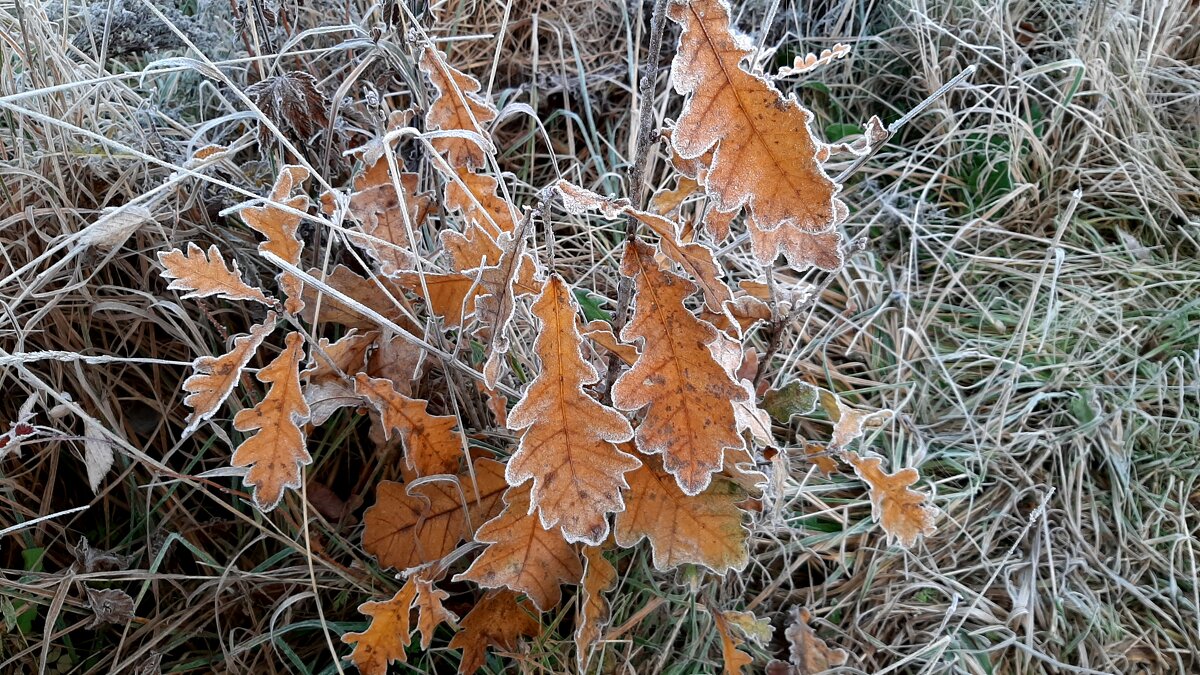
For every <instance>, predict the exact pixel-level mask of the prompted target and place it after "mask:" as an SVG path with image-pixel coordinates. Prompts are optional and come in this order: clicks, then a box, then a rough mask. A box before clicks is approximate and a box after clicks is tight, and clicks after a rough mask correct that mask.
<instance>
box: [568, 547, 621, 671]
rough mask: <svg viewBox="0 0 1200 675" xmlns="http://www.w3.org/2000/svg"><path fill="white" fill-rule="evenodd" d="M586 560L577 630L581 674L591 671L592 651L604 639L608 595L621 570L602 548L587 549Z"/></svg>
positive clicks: (584, 553)
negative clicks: (588, 668) (607, 592)
mask: <svg viewBox="0 0 1200 675" xmlns="http://www.w3.org/2000/svg"><path fill="white" fill-rule="evenodd" d="M583 560H584V564H583V581H582V582H580V586H581V588H580V590H579V593H580V600H579V623H578V626H577V627H576V628H575V663H576V665H578V666H579V672H580V673H586V672H587V664H588V661H589V660H591V655H592V648H593V647H594V646H595V645H596V641H597V640H599V639H600V630H601V629H602V628H603V627H604V626H605V625H606V624H607V623H608V614H609V607H608V600H606V599H605V598H604V593H605V592H606V591H609V590H612V588H613V587H615V586H616V585H617V568H615V567H613V565H612V563H610V562H609V561H608V560H607V559H606V558H605V557H604V550H603V549H601V548H600V547H599V546H585V547H584V549H583Z"/></svg>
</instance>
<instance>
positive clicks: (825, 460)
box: [804, 442, 838, 476]
mask: <svg viewBox="0 0 1200 675" xmlns="http://www.w3.org/2000/svg"><path fill="white" fill-rule="evenodd" d="M804 456H805V457H806V458H807V459H808V461H810V462H812V463H813V464H815V465H816V467H817V470H818V471H820V472H821V473H823V474H825V475H826V476H832V475H833V474H835V473H837V470H838V463H837V460H835V459H834V458H833V457H831V456H830V455H829V449H828V448H827V447H825V445H824V444H823V443H812V442H807V443H805V444H804Z"/></svg>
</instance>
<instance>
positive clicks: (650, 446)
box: [612, 240, 746, 495]
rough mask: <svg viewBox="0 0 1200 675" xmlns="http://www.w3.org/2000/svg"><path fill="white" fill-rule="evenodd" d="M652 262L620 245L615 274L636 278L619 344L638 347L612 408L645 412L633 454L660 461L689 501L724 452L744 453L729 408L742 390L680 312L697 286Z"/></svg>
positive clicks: (648, 253)
mask: <svg viewBox="0 0 1200 675" xmlns="http://www.w3.org/2000/svg"><path fill="white" fill-rule="evenodd" d="M653 256H654V253H653V249H652V248H651V247H649V246H647V245H646V244H643V243H641V242H638V241H636V240H631V241H630V242H629V243H628V244H626V247H625V256H624V259H623V260H622V262H621V273H622V274H625V275H626V276H630V277H633V278H634V280H635V283H636V286H637V293H636V295H635V296H634V313H633V319H632V320H631V321H630V322H629V323H628V324H626V325H625V328H624V329H623V330H622V331H621V339H622V340H623V341H625V342H630V343H632V342H634V341H635V340H641V341H642V343H643V344H642V353H641V354H640V355H639V356H638V359H637V361H636V362H635V363H634V365H633V368H632V369H630V370H629V371H627V372H625V373H624V374H622V375H621V377H620V378H619V379H618V380H617V381H616V383H615V384H614V385H613V388H612V399H613V405H614V406H615V407H616V408H617V409H619V410H625V411H629V412H635V411H638V410H641V409H642V408H646V412H645V417H644V419H643V420H642V421H641V423H640V424H639V425H638V428H637V432H636V435H635V439H636V441H637V447H638V450H640V451H641V452H643V453H645V454H647V455H655V454H661V455H662V456H663V465H664V466H665V467H666V469H667V471H669V472H670V473H671V474H673V475H674V476H675V478H676V480H677V481H678V482H679V487H680V488H682V489H683V491H684V492H685V493H687V494H689V495H695V494H699V493H700V492H702V491H703V490H704V489H705V488H706V487H708V484H709V481H710V479H711V477H712V473H713V472H714V471H719V470H720V469H721V461H722V455H723V454H724V452H725V449H726V448H740V447H743V446H744V442H743V440H742V437H741V434H739V433H738V429H737V421H736V416H735V413H734V405H735V404H737V403H740V402H742V401H745V400H746V391H745V389H743V388H742V387H741V386H740V385H738V384H737V383H736V382H734V381H733V379H732V378H730V376H729V373H728V372H727V371H726V370H725V369H724V368H723V367H722V366H721V364H720V363H718V362H717V360H716V358H715V357H714V356H713V353H712V351H711V350H710V349H709V347H708V345H710V344H711V343H712V342H713V341H715V340H716V339H717V336H718V332H717V330H716V329H715V328H713V327H712V326H711V325H709V324H707V323H705V322H703V321H701V320H699V319H697V318H696V317H694V316H692V314H691V312H689V311H688V310H687V308H686V307H684V304H683V301H684V300H685V299H686V298H687V297H688V296H689V295H691V294H692V293H694V292H695V291H696V286H695V285H694V284H692V283H691V282H689V281H687V280H686V279H683V278H682V277H679V276H677V275H675V274H673V273H671V272H668V271H666V270H663V269H662V268H660V267H659V266H658V264H657V263H656V262H655V261H654V257H653Z"/></svg>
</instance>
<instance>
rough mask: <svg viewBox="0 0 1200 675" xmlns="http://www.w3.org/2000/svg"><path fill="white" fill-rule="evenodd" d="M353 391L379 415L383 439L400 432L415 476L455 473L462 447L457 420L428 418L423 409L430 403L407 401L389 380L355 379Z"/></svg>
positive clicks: (432, 416) (438, 416) (362, 376)
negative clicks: (415, 473) (457, 429)
mask: <svg viewBox="0 0 1200 675" xmlns="http://www.w3.org/2000/svg"><path fill="white" fill-rule="evenodd" d="M354 390H355V391H356V392H357V393H358V394H360V395H362V396H363V397H364V398H365V399H366V400H367V401H369V402H370V403H371V404H372V405H374V406H375V408H376V409H377V410H378V411H379V414H380V416H381V417H382V420H383V434H384V438H385V439H386V438H390V437H391V435H392V430H393V429H395V430H397V431H399V432H400V438H401V439H402V440H403V442H404V453H405V457H406V458H407V461H408V467H409V468H410V469H412V470H414V471H416V472H417V475H418V476H432V475H434V474H442V473H450V474H453V473H457V472H458V465H459V461H460V460H461V459H462V458H463V447H462V442H461V439H460V438H459V435H458V434H457V433H456V432H455V431H454V429H455V427H457V426H458V418H457V417H455V416H453V415H430V414H429V412H428V411H427V410H426V409H425V406H427V405H428V404H429V401H423V400H420V399H412V398H409V397H407V396H405V395H404V394H401V393H400V392H398V391H396V388H395V387H394V386H393V385H392V383H391V381H390V380H387V379H384V378H373V377H369V376H368V375H366V374H365V373H359V374H358V376H357V377H356V378H355V386H354Z"/></svg>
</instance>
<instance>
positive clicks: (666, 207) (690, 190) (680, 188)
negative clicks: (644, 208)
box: [650, 175, 701, 216]
mask: <svg viewBox="0 0 1200 675" xmlns="http://www.w3.org/2000/svg"><path fill="white" fill-rule="evenodd" d="M700 190H701V186H700V184H699V183H697V182H696V179H695V178H693V177H691V176H685V175H679V176H676V177H675V187H673V188H671V189H670V190H662V191H661V192H656V193H655V194H654V196H653V197H651V198H650V210H651V211H653V212H655V213H658V214H661V215H664V216H665V215H667V214H669V213H673V212H674V211H675V210H676V209H678V208H679V207H680V206H682V205H683V202H684V201H686V200H687V198H688V197H691V196H692V195H694V194H696V193H697V192H699V191H700Z"/></svg>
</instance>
